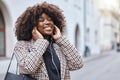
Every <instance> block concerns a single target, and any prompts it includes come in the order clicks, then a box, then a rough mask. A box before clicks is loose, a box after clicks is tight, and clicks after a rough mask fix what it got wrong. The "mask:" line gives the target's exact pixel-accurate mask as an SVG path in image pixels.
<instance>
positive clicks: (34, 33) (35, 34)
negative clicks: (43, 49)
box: [32, 27, 43, 40]
mask: <svg viewBox="0 0 120 80" xmlns="http://www.w3.org/2000/svg"><path fill="white" fill-rule="evenodd" d="M32 37H33V39H34V40H37V39H43V36H42V34H41V33H40V32H39V31H38V30H37V28H36V27H34V28H33V30H32Z"/></svg>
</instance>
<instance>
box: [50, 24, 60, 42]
mask: <svg viewBox="0 0 120 80" xmlns="http://www.w3.org/2000/svg"><path fill="white" fill-rule="evenodd" d="M54 30H55V31H54V34H53V35H52V37H53V39H55V40H58V39H59V38H60V37H61V32H60V29H59V28H58V27H57V26H55V29H54Z"/></svg>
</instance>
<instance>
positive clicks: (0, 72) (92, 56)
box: [0, 51, 115, 80]
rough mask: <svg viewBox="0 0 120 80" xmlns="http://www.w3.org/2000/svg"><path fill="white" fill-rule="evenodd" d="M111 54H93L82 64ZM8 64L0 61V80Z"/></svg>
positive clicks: (2, 78) (2, 79)
mask: <svg viewBox="0 0 120 80" xmlns="http://www.w3.org/2000/svg"><path fill="white" fill-rule="evenodd" d="M111 53H115V52H114V51H112V52H107V53H101V54H94V55H91V56H89V57H83V63H86V62H89V61H92V60H95V59H99V58H102V57H105V56H109V55H110V54H111ZM8 64H9V59H7V60H4V61H0V65H1V66H0V80H4V76H5V72H6V71H7V67H8ZM12 65H16V61H13V63H12ZM13 69H16V66H12V67H11V70H10V71H12V72H14V70H13Z"/></svg>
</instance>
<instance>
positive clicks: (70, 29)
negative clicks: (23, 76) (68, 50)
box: [0, 0, 84, 57]
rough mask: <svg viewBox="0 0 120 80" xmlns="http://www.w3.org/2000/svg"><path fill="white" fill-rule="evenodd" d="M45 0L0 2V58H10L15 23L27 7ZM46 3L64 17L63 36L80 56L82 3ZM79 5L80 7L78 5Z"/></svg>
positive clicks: (14, 40) (48, 0)
mask: <svg viewBox="0 0 120 80" xmlns="http://www.w3.org/2000/svg"><path fill="white" fill-rule="evenodd" d="M43 1H45V0H26V1H25V0H19V1H16V0H12V1H10V0H0V44H1V45H0V56H2V57H10V56H11V54H12V52H13V49H14V45H15V43H16V37H15V34H14V32H15V28H14V27H15V21H16V19H17V18H18V17H19V15H20V14H22V12H23V11H25V9H26V8H27V7H29V6H33V5H34V4H37V3H40V2H43ZM46 1H47V2H50V3H53V4H55V5H58V6H59V7H60V8H61V9H62V10H63V13H64V15H65V17H66V24H67V26H66V28H65V29H66V30H65V35H66V36H67V37H68V39H69V40H70V41H71V43H73V44H74V45H75V46H76V47H77V48H78V50H80V51H81V54H82V53H83V50H84V40H83V36H84V32H83V31H84V30H83V29H84V28H83V24H82V23H83V17H82V15H83V8H82V7H83V4H82V3H83V2H82V0H76V1H72V0H60V1H57V0H46ZM78 3H80V4H81V5H79V4H78Z"/></svg>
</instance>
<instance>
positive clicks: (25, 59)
mask: <svg viewBox="0 0 120 80" xmlns="http://www.w3.org/2000/svg"><path fill="white" fill-rule="evenodd" d="M48 45H49V42H48V41H47V40H45V39H38V40H36V41H35V43H33V45H32V47H31V48H30V49H29V50H28V48H27V47H26V46H27V43H26V41H18V42H17V43H16V46H15V48H14V53H15V56H16V59H17V62H18V65H19V67H20V68H22V70H24V71H25V72H26V73H28V74H32V73H35V72H36V70H37V69H38V67H40V65H41V63H42V61H43V60H42V55H43V53H44V52H45V51H46V48H47V46H48Z"/></svg>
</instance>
